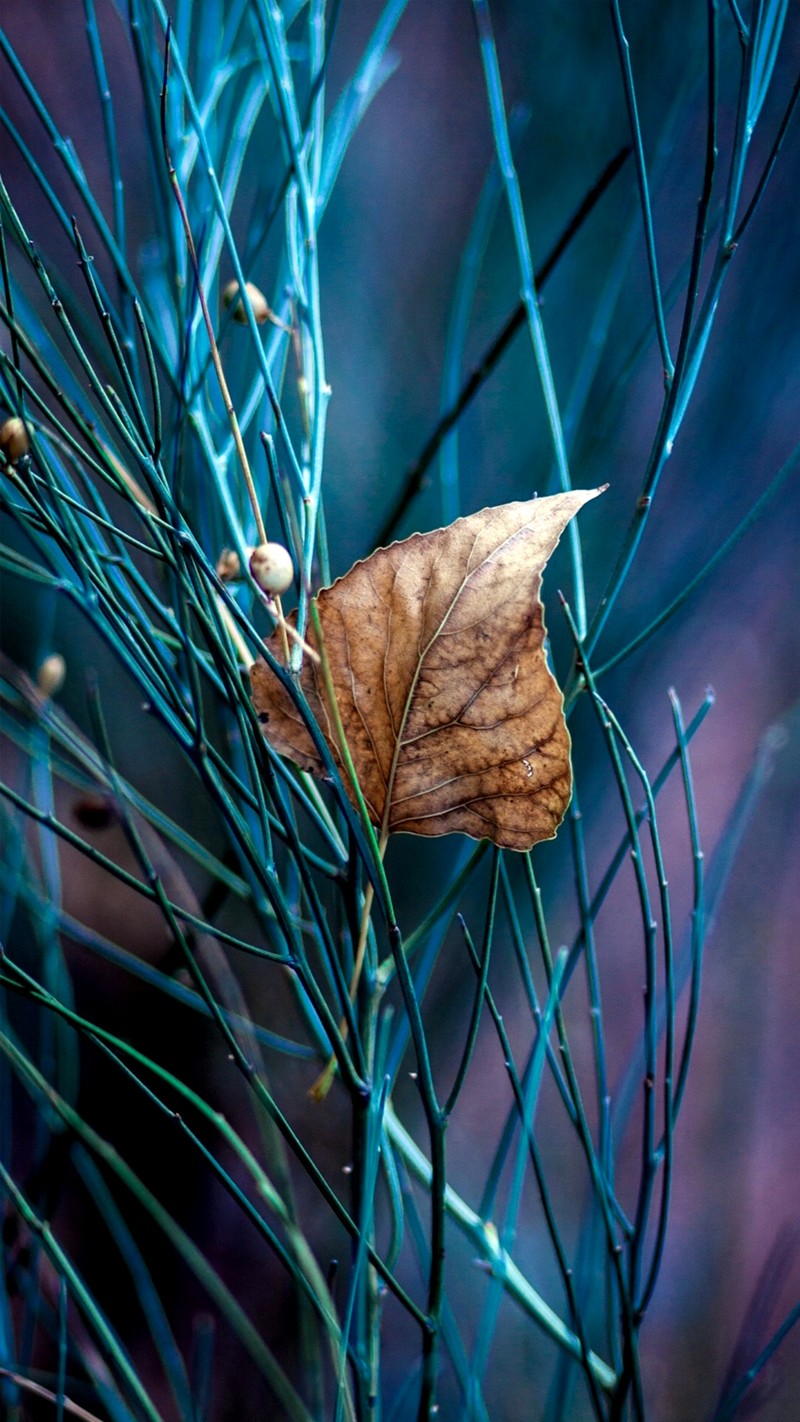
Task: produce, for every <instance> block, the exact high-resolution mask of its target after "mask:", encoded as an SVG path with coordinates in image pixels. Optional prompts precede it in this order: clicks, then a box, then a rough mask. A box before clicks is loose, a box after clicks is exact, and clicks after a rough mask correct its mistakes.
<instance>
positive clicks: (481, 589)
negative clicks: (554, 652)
mask: <svg viewBox="0 0 800 1422" xmlns="http://www.w3.org/2000/svg"><path fill="white" fill-rule="evenodd" d="M600 492H601V491H600V490H598V489H593V490H588V491H587V490H582V491H577V490H576V491H571V492H569V493H563V494H554V495H551V496H549V497H547V498H541V499H530V500H527V501H525V502H521V503H510V504H501V505H499V506H497V507H496V508H488V509H483V510H481V512H479V513H475V514H471V515H470V516H469V517H467V518H460V519H457V520H456V522H455V523H453V524H450V525H449V526H448V527H447V528H439V529H436V530H435V531H434V532H432V533H415V534H414V535H413V536H412V537H411V538H407V539H405V540H404V541H403V542H401V543H393V544H392V545H391V547H389V548H380V549H378V550H377V552H375V553H373V554H372V555H371V557H369V558H366V559H364V561H363V562H360V563H356V564H355V566H354V567H353V568H351V569H350V571H349V572H348V573H346V574H345V575H344V577H342V578H339V579H338V580H337V582H335V583H333V585H332V586H331V587H329V588H323V589H322V590H321V591H320V592H319V594H318V597H317V608H318V612H319V620H320V624H321V627H322V633H323V638H324V643H325V650H326V653H327V657H328V662H329V665H330V670H331V676H332V681H333V686H334V688H335V693H336V701H337V704H338V708H339V713H340V716H341V720H342V724H343V726H344V731H345V735H346V738H347V743H348V746H349V749H350V754H351V756H352V759H353V762H354V765H355V769H356V773H357V775H358V780H359V783H360V786H361V790H362V793H363V796H364V799H365V801H366V804H367V808H368V810H369V814H370V817H371V819H372V820H373V822H374V824H375V825H376V826H377V827H378V828H379V830H380V831H381V835H382V836H385V835H386V834H390V833H397V832H400V831H403V832H406V833H410V834H422V835H441V834H450V833H453V832H459V833H461V834H467V835H471V836H472V837H473V838H475V839H488V840H491V841H492V842H493V843H494V844H497V845H501V846H503V847H504V848H507V849H518V850H525V849H530V848H531V846H532V845H534V844H536V843H537V841H539V840H542V839H551V838H552V837H553V836H554V835H555V833H556V830H557V829H558V826H559V824H560V822H561V820H562V818H563V816H564V813H565V811H566V808H567V806H568V804H569V801H570V795H571V793H572V775H571V769H570V739H569V732H568V731H567V727H566V722H565V720H564V708H563V700H562V696H561V692H560V690H559V687H558V685H557V683H556V681H555V678H554V677H553V675H552V673H551V671H550V669H549V667H548V665H547V659H546V656H545V651H544V638H545V627H544V619H543V612H542V603H541V599H540V596H539V591H540V587H541V581H542V573H543V571H544V567H545V564H546V563H547V561H548V559H549V558H550V556H551V554H552V552H553V550H554V548H555V546H556V544H557V543H558V540H559V538H560V537H561V534H562V533H563V531H564V529H565V528H566V526H567V524H568V523H569V521H570V519H571V518H572V517H574V515H575V514H576V513H577V512H578V510H579V509H580V508H581V507H582V506H583V505H584V504H585V503H587V502H588V500H589V499H593V498H595V497H596V495H597V494H598V493H600ZM308 641H309V644H310V645H311V646H312V648H313V647H316V639H315V636H314V633H313V629H311V630H310V631H309V634H308ZM268 645H269V646H270V650H271V651H272V653H273V655H274V656H275V657H276V658H277V659H281V658H282V647H281V640H280V637H279V636H278V634H277V633H276V634H274V635H273V637H272V638H271V641H270V643H269V644H268ZM250 676H251V681H252V689H253V701H254V704H255V707H256V709H257V711H258V713H259V715H260V718H261V720H262V724H263V727H264V733H265V735H266V736H267V737H268V739H269V741H270V742H271V744H272V745H273V746H274V747H275V749H276V750H277V751H278V752H279V753H280V754H282V755H285V756H288V757H289V758H290V759H291V760H293V761H295V762H296V763H297V764H298V765H300V766H301V767H302V768H303V769H305V770H308V771H311V772H312V774H314V775H319V776H321V775H323V774H324V768H323V764H322V762H321V760H320V758H319V756H318V754H317V752H316V750H315V747H314V744H313V741H312V739H311V737H310V735H309V733H308V731H307V729H306V727H305V725H304V723H303V720H302V718H301V716H300V714H299V712H298V711H297V708H296V707H295V706H294V704H293V702H292V700H291V697H290V696H289V694H288V693H287V692H286V691H285V689H284V688H283V686H282V685H281V683H280V681H279V680H278V678H277V677H276V676H275V675H274V673H273V672H271V671H270V669H269V666H268V665H267V663H266V662H265V661H263V660H259V661H258V662H256V664H255V666H253V667H252V669H251V673H250ZM300 683H301V686H302V688H303V691H304V693H305V696H306V698H307V700H308V704H309V706H310V708H311V711H312V712H313V714H314V716H315V717H316V719H317V721H318V723H319V725H320V727H321V729H322V731H323V732H324V734H325V738H326V740H327V742H328V744H329V746H330V749H331V753H332V755H333V757H334V760H335V761H336V763H337V764H338V765H339V766H340V768H341V756H340V754H339V751H338V747H337V742H336V736H335V733H334V728H333V723H332V719H331V714H330V707H329V704H328V700H327V697H326V693H325V688H324V684H323V679H322V672H321V670H320V668H319V666H318V665H316V664H315V663H314V662H312V660H311V659H310V658H306V660H305V662H304V664H303V668H302V672H301V675H300ZM344 779H345V784H347V776H346V775H345V777H344Z"/></svg>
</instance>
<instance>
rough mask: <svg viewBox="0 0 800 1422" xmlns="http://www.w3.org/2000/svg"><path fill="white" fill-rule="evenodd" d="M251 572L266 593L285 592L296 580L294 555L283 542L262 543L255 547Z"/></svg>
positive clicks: (251, 556)
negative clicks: (292, 555)
mask: <svg viewBox="0 0 800 1422" xmlns="http://www.w3.org/2000/svg"><path fill="white" fill-rule="evenodd" d="M250 572H251V574H252V576H253V578H254V579H255V581H256V582H257V583H258V586H259V587H260V588H262V589H263V590H264V592H266V593H284V592H286V591H287V589H288V588H290V587H291V586H292V583H293V582H294V564H293V562H292V557H291V554H290V553H289V552H288V550H287V549H286V548H284V547H283V544H282V543H260V544H259V545H258V547H257V548H254V549H253V551H252V553H251V554H250Z"/></svg>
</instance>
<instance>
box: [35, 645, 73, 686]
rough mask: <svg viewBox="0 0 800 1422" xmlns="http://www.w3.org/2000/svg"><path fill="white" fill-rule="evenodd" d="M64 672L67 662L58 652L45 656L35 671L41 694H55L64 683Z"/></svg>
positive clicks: (65, 672)
mask: <svg viewBox="0 0 800 1422" xmlns="http://www.w3.org/2000/svg"><path fill="white" fill-rule="evenodd" d="M66 674H67V664H66V662H65V661H64V658H63V657H62V656H61V654H60V652H52V653H51V655H50V656H49V657H45V659H44V661H43V662H42V664H41V666H40V667H39V670H38V671H37V673H36V685H37V686H38V688H39V690H40V691H41V693H42V696H48V697H50V696H55V695H56V692H58V691H60V690H61V688H62V686H63V685H64V677H65V676H66Z"/></svg>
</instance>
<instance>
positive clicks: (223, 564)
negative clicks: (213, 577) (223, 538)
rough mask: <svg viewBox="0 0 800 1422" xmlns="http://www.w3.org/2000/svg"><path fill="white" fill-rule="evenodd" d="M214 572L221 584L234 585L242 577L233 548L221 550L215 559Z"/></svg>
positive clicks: (237, 556)
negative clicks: (215, 566) (215, 567)
mask: <svg viewBox="0 0 800 1422" xmlns="http://www.w3.org/2000/svg"><path fill="white" fill-rule="evenodd" d="M216 572H217V577H218V578H219V579H220V580H221V581H222V582H223V583H234V582H236V579H237V578H240V577H241V576H242V564H241V560H240V558H239V554H238V553H237V552H236V549H235V548H223V550H222V552H221V553H220V555H219V557H218V559H217V569H216Z"/></svg>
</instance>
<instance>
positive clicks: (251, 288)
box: [222, 281, 272, 326]
mask: <svg viewBox="0 0 800 1422" xmlns="http://www.w3.org/2000/svg"><path fill="white" fill-rule="evenodd" d="M244 289H245V291H246V292H247V295H248V296H249V298H250V305H251V306H252V308H253V317H254V319H255V322H256V325H258V326H263V325H264V322H265V321H269V319H270V317H271V316H272V312H271V311H270V308H269V302H268V301H267V298H266V296H265V295H264V293H263V291H259V289H258V287H257V286H255V285H254V284H253V282H251V281H246V282H245V284H244ZM222 300H223V303H224V305H225V307H226V308H227V309H228V310H230V308H231V307H233V311H232V313H231V314H232V316H233V319H234V321H238V322H239V325H240V326H246V325H247V312H246V310H245V306H244V302H243V301H242V300H241V298H240V296H239V283H238V281H229V282H228V285H227V286H226V287H225V290H224V291H223V293H222Z"/></svg>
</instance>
